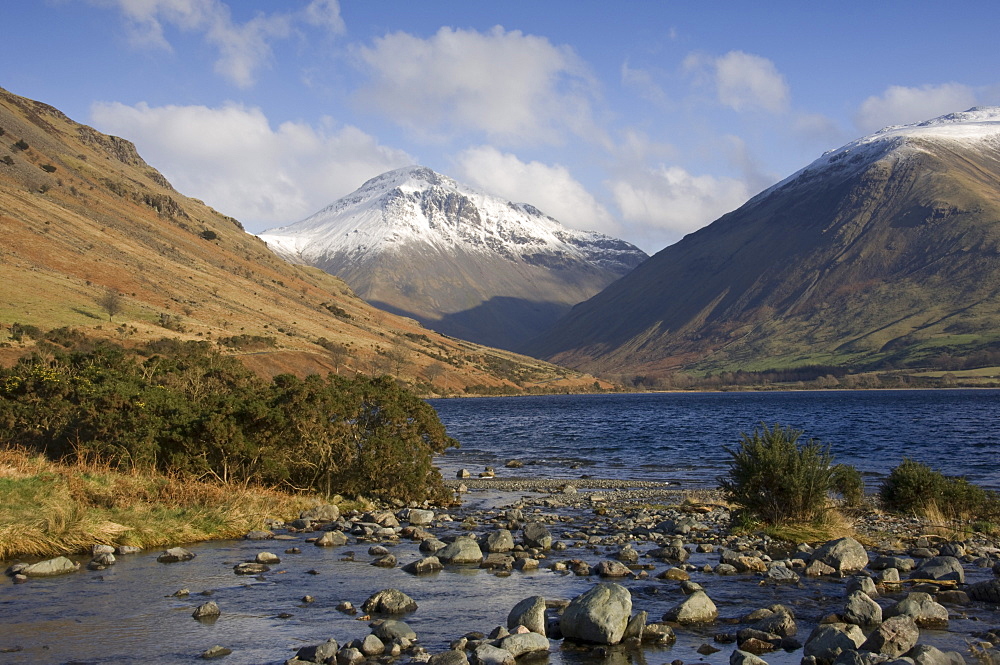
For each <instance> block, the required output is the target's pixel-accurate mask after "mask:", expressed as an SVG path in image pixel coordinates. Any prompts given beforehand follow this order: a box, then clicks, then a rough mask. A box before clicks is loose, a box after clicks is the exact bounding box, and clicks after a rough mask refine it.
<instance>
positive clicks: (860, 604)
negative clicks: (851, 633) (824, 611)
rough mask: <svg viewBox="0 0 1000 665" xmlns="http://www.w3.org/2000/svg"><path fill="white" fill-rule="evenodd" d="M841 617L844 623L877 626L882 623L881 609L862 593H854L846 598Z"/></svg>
mask: <svg viewBox="0 0 1000 665" xmlns="http://www.w3.org/2000/svg"><path fill="white" fill-rule="evenodd" d="M842 616H843V618H844V622H845V623H853V624H854V625H856V626H877V625H879V624H880V623H882V607H881V606H880V605H879V604H878V603H876V602H875V601H874V600H872V598H871V596H869V595H868V594H867V593H865V592H864V591H855V592H854V593H852V594H851V595H850V596H848V597H847V605H846V606H845V607H844V612H843V614H842Z"/></svg>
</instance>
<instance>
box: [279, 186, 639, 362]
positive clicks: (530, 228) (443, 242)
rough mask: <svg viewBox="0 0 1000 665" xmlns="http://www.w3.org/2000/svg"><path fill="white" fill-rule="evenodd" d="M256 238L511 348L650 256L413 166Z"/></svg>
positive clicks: (425, 319) (401, 305)
mask: <svg viewBox="0 0 1000 665" xmlns="http://www.w3.org/2000/svg"><path fill="white" fill-rule="evenodd" d="M260 237H261V238H262V239H263V240H266V241H267V243H268V245H269V247H271V249H273V250H274V251H275V252H276V253H277V254H278V255H279V256H282V257H284V258H286V259H288V260H289V261H292V262H295V263H302V264H306V265H311V266H315V267H317V268H321V269H323V270H325V271H327V272H329V273H330V274H333V275H337V276H338V277H341V278H342V279H344V281H346V282H347V283H348V284H349V285H350V286H351V288H352V289H353V290H354V291H355V293H357V294H358V295H359V296H361V297H362V298H364V299H365V300H366V301H368V302H370V303H372V304H374V305H377V306H378V307H380V308H383V309H387V310H389V311H392V312H396V313H398V314H403V315H405V316H410V317H413V318H414V319H416V320H418V321H420V322H421V323H422V324H424V325H425V326H427V327H429V328H433V329H434V330H437V331H439V332H442V333H446V334H448V335H452V336H454V337H460V338H462V339H467V340H471V341H475V342H479V343H481V344H488V345H490V346H497V347H501V348H506V349H514V350H517V349H519V347H520V346H522V345H523V344H524V343H525V342H526V341H527V340H529V339H531V338H533V337H536V336H537V335H539V334H541V333H542V332H543V331H544V330H546V329H547V328H549V327H550V326H551V325H552V324H553V323H555V321H556V320H557V319H558V318H559V317H560V316H562V315H563V314H565V313H566V312H568V311H569V309H570V307H572V306H573V305H575V304H576V303H578V302H580V301H582V300H586V299H587V298H589V297H591V296H592V295H594V294H596V293H597V292H598V291H600V290H601V289H602V288H604V287H605V286H607V285H608V284H610V283H611V282H613V281H614V280H616V279H618V278H619V277H621V276H622V275H624V274H626V273H628V272H629V271H630V270H632V269H633V268H634V267H635V266H636V265H638V264H639V263H641V262H642V261H644V260H645V259H646V258H648V257H647V256H646V254H645V253H644V252H643V251H642V250H640V249H639V248H637V247H635V246H633V245H630V244H629V243H627V242H624V241H622V240H618V239H616V238H612V237H609V236H606V235H603V234H600V233H592V232H585V231H577V230H574V229H570V228H568V227H566V226H563V225H562V224H560V223H559V222H558V221H556V220H555V219H553V218H551V217H549V216H547V215H545V214H544V213H542V212H540V211H539V210H538V209H536V208H534V207H533V206H531V205H528V204H525V203H512V202H510V201H506V200H504V199H500V198H497V197H495V196H490V195H487V194H484V193H482V192H478V191H476V190H474V189H472V188H470V187H467V186H465V185H462V184H460V183H458V182H456V181H454V180H452V179H451V178H448V177H447V176H443V175H441V174H439V173H435V172H434V171H432V170H430V169H428V168H424V167H419V166H415V167H408V168H403V169H397V170H395V171H390V172H388V173H384V174H382V175H380V176H378V177H376V178H372V179H371V180H369V181H368V182H366V183H364V184H363V185H362V186H361V187H360V188H358V189H357V190H356V191H355V192H353V193H351V194H349V195H347V196H345V197H343V198H341V199H339V200H338V201H336V202H334V203H332V204H331V205H329V206H327V207H326V208H324V209H323V210H321V211H319V212H317V213H316V214H315V215H312V216H311V217H309V218H307V219H305V220H302V221H301V222H298V223H296V224H292V225H290V226H286V227H282V228H277V229H271V230H270V231H266V232H265V233H262V234H261V236H260Z"/></svg>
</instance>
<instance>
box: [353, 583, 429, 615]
mask: <svg viewBox="0 0 1000 665" xmlns="http://www.w3.org/2000/svg"><path fill="white" fill-rule="evenodd" d="M361 609H363V610H364V611H365V612H380V613H382V614H405V613H406V612H413V611H414V610H416V609H417V603H416V601H415V600H413V599H412V598H410V597H409V596H407V595H406V594H405V593H403V592H402V591H400V590H399V589H383V590H382V591H378V592H376V593H373V594H372V595H371V596H369V597H368V600H366V601H365V602H364V605H362V606H361Z"/></svg>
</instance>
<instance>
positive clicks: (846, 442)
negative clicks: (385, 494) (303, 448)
mask: <svg viewBox="0 0 1000 665" xmlns="http://www.w3.org/2000/svg"><path fill="white" fill-rule="evenodd" d="M430 403H431V404H432V405H433V406H434V408H435V409H437V411H438V413H439V414H440V417H441V420H442V421H443V422H444V423H445V425H446V426H447V427H448V432H449V434H450V435H451V436H453V437H455V438H456V439H458V440H459V441H460V442H461V444H462V447H461V448H460V449H458V450H450V451H448V452H447V453H446V454H445V455H442V456H440V457H439V458H438V462H439V465H440V466H441V468H442V471H443V473H444V474H445V476H446V477H454V473H455V472H456V471H457V470H458V469H460V468H468V469H469V470H470V471H472V472H473V474H475V473H476V472H478V471H481V470H482V468H483V467H485V466H493V467H496V469H497V473H498V475H501V476H504V477H522V476H535V477H552V478H567V479H570V478H579V477H580V476H582V475H589V476H593V477H595V478H634V479H649V480H667V481H672V482H677V483H679V484H680V485H682V486H685V487H712V486H715V485H716V484H717V483H716V478H718V477H719V476H720V475H722V474H723V473H724V472H725V469H726V465H727V462H728V460H729V457H728V455H727V454H726V451H725V448H726V447H727V446H728V447H736V446H737V445H738V444H739V439H740V433H741V432H750V431H752V430H753V429H754V427H756V426H759V425H760V423H767V424H768V425H769V426H770V425H773V424H774V423H780V424H781V425H783V426H792V427H794V428H796V429H800V430H803V431H804V432H805V434H804V435H803V440H804V439H807V438H810V437H811V438H814V439H818V440H819V441H820V442H821V443H823V444H825V445H829V446H830V449H831V451H832V453H833V456H834V459H835V461H837V462H842V463H847V464H853V465H854V466H856V467H857V468H858V470H859V471H861V472H862V473H863V474H864V475H865V477H866V483H867V484H868V485H869V487H870V488H871V487H873V486H874V485H876V484H877V482H878V480H879V479H880V478H882V477H884V476H885V475H886V474H887V473H889V471H890V470H891V469H892V468H893V467H895V466H896V465H898V464H899V463H900V462H901V461H902V459H903V457H904V456H905V457H909V458H911V459H914V460H916V461H919V462H922V463H924V464H927V465H929V466H931V467H932V468H934V469H936V470H938V471H941V472H942V473H945V474H947V475H964V476H966V477H967V478H968V479H969V480H970V481H972V482H975V483H977V484H980V485H982V486H984V487H988V488H991V489H1000V466H998V464H997V462H998V460H1000V418H998V414H1000V390H878V391H874V390H871V391H788V392H731V393H643V394H624V395H622V394H612V395H552V396H538V397H490V398H477V399H435V400H430ZM512 459H516V460H520V461H522V462H524V463H525V466H524V467H523V468H520V469H506V468H502V467H503V465H504V463H505V462H507V461H508V460H512Z"/></svg>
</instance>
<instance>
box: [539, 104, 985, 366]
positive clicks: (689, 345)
mask: <svg viewBox="0 0 1000 665" xmlns="http://www.w3.org/2000/svg"><path fill="white" fill-rule="evenodd" d="M998 183H1000V109H996V108H991V109H972V110H970V111H968V112H965V113H956V114H951V115H948V116H943V117H941V118H936V119H934V120H930V121H927V122H925V123H920V124H917V125H911V126H905V127H891V128H888V129H886V130H883V131H881V132H879V133H877V134H874V135H872V136H868V137H864V138H862V139H859V140H857V141H855V142H853V143H850V144H848V145H846V146H844V147H843V148H841V149H839V150H835V151H832V152H830V153H827V154H826V155H824V156H823V157H821V158H820V159H818V160H816V162H814V163H813V164H811V165H809V166H808V167H806V168H804V169H803V170H801V171H799V172H798V173H796V174H794V175H792V176H791V177H789V178H788V179H786V180H785V181H783V182H781V183H779V184H777V185H775V186H774V187H772V188H770V189H768V190H766V191H764V192H762V193H761V194H759V195H757V196H756V197H754V198H753V199H751V200H750V201H748V202H747V203H746V204H745V205H743V206H742V207H741V208H739V209H738V210H736V211H734V212H732V213H729V214H727V215H725V216H723V217H721V218H720V219H718V220H716V221H715V222H714V223H712V224H710V225H709V226H707V227H705V228H703V229H700V230H699V231H697V232H695V233H692V234H690V235H688V236H686V237H685V238H684V239H682V240H681V241H680V242H678V243H676V244H675V245H672V246H670V247H667V248H666V249H664V250H662V251H661V252H659V253H658V254H657V255H656V256H654V257H653V258H651V259H650V260H649V261H647V262H646V263H645V264H643V265H641V266H639V268H637V269H636V270H635V271H633V272H632V273H630V274H629V275H627V276H626V277H624V278H622V279H621V280H619V281H618V282H616V283H614V284H612V285H611V286H610V287H609V288H608V289H606V290H605V291H603V292H601V293H600V294H598V295H597V296H595V297H594V298H592V299H591V300H589V301H587V302H585V303H582V304H580V305H578V306H577V307H575V308H574V309H573V310H572V312H571V313H570V314H569V315H568V316H567V317H565V318H564V319H563V320H562V321H561V322H560V324H559V325H557V326H556V327H555V328H554V329H553V330H552V331H550V332H549V333H547V334H546V335H545V336H543V337H542V338H540V339H538V340H536V341H535V342H534V343H533V344H531V345H529V347H528V351H529V352H530V353H533V354H535V355H537V356H538V357H544V358H548V359H550V360H553V361H555V362H560V363H565V364H567V365H569V366H572V367H577V368H585V369H587V370H588V371H593V372H597V373H605V374H611V373H651V374H661V375H663V374H667V373H669V372H672V371H674V370H678V369H685V370H688V371H694V372H702V373H704V372H722V371H725V372H732V371H738V370H745V371H754V370H758V371H759V370H764V369H772V368H790V367H804V366H811V365H823V366H833V367H841V368H851V369H853V370H864V369H871V368H892V367H911V368H913V367H932V368H933V367H940V368H943V369H949V363H950V364H951V365H952V366H953V367H958V368H961V367H965V366H968V365H970V364H975V363H977V362H981V363H992V364H998V363H997V362H996V358H995V356H998V355H1000V353H998V351H1000V184H998Z"/></svg>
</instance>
